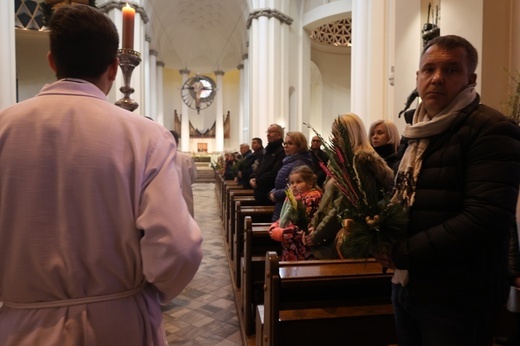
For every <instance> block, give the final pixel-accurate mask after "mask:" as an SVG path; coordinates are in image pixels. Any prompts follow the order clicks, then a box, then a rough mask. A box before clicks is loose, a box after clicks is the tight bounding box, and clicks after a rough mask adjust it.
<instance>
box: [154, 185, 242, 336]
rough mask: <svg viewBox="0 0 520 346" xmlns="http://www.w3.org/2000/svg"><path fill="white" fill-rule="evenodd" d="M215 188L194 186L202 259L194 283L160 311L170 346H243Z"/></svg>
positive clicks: (212, 186) (211, 186)
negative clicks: (202, 238)
mask: <svg viewBox="0 0 520 346" xmlns="http://www.w3.org/2000/svg"><path fill="white" fill-rule="evenodd" d="M214 186H215V185H214V184H211V183H209V184H203V183H196V184H194V185H193V194H194V198H195V203H194V204H195V220H196V221H197V223H198V224H199V226H200V228H201V230H202V234H203V237H204V241H203V243H202V247H203V251H204V258H203V260H202V264H201V266H200V268H199V271H198V272H197V274H196V275H195V278H194V279H193V281H192V282H191V283H190V284H189V285H188V286H187V287H186V288H185V289H184V291H183V292H182V293H181V294H180V295H179V296H178V297H177V298H175V299H174V300H173V301H172V302H171V303H170V304H169V305H167V306H166V307H164V308H163V311H164V313H163V318H164V324H165V329H166V334H167V338H168V342H169V345H170V346H172V345H215V346H216V345H218V346H235V345H242V339H241V336H240V326H239V322H238V319H237V314H236V307H235V298H234V291H233V287H232V283H231V278H230V271H229V265H228V262H227V257H226V250H225V246H224V243H223V236H222V223H221V221H220V217H219V211H218V206H217V199H216V196H215V188H214Z"/></svg>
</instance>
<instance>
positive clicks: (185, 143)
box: [179, 69, 191, 151]
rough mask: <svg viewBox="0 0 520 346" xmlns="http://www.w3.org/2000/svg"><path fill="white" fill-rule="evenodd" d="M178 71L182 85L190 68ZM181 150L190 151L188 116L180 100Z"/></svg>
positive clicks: (186, 108) (186, 107)
mask: <svg viewBox="0 0 520 346" xmlns="http://www.w3.org/2000/svg"><path fill="white" fill-rule="evenodd" d="M179 73H180V74H181V76H182V84H181V86H182V85H184V83H186V81H187V80H188V76H189V75H190V70H188V69H182V70H180V71H179ZM180 117H181V133H180V136H181V143H180V144H181V150H182V151H191V150H190V118H189V113H188V106H187V105H186V104H185V103H184V102H182V109H181V114H180Z"/></svg>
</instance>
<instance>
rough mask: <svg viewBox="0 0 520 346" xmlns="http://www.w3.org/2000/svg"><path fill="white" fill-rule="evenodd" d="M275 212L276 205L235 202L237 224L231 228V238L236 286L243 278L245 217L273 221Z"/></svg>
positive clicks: (259, 220)
mask: <svg viewBox="0 0 520 346" xmlns="http://www.w3.org/2000/svg"><path fill="white" fill-rule="evenodd" d="M273 212H274V206H272V205H270V206H244V207H242V205H241V203H240V201H237V202H235V225H234V227H232V228H231V239H233V242H232V244H230V246H231V247H232V249H231V255H230V258H231V262H232V268H233V278H234V281H235V286H236V287H237V288H240V280H241V274H240V272H241V270H240V265H241V262H242V261H241V258H242V256H243V255H244V218H245V217H246V216H251V219H252V220H253V222H266V223H269V222H271V217H272V215H273Z"/></svg>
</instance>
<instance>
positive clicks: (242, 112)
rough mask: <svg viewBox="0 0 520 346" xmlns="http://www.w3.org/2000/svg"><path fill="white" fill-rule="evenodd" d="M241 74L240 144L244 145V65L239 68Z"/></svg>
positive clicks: (239, 107)
mask: <svg viewBox="0 0 520 346" xmlns="http://www.w3.org/2000/svg"><path fill="white" fill-rule="evenodd" d="M237 69H238V72H239V73H240V76H239V78H240V85H239V90H240V94H239V95H238V143H244V89H245V87H244V86H245V84H244V64H239V65H238V66H237Z"/></svg>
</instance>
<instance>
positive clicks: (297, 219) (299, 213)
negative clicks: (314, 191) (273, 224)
mask: <svg viewBox="0 0 520 346" xmlns="http://www.w3.org/2000/svg"><path fill="white" fill-rule="evenodd" d="M285 195H286V196H287V199H286V201H285V203H284V205H283V207H282V211H281V212H280V215H281V217H280V226H281V227H286V226H287V224H288V221H290V222H291V223H292V224H293V225H295V226H296V227H298V229H299V230H301V231H303V233H304V234H307V233H308V227H309V222H310V219H311V218H310V217H309V216H311V215H314V213H315V212H316V210H318V206H319V202H315V201H312V202H311V203H310V204H309V205H306V204H305V203H304V202H303V199H304V198H305V197H303V196H302V194H301V193H300V195H299V197H300V198H296V196H295V195H294V193H293V191H292V189H291V188H290V187H289V186H288V187H287V189H286V190H285Z"/></svg>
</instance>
